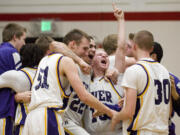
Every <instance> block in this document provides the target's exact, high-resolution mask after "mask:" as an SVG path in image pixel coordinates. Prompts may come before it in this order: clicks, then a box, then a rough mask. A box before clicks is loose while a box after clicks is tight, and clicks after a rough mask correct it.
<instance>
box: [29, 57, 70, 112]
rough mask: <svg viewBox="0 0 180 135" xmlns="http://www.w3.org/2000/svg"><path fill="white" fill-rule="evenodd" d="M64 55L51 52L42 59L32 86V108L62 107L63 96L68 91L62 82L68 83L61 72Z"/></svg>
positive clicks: (30, 107)
mask: <svg viewBox="0 0 180 135" xmlns="http://www.w3.org/2000/svg"><path fill="white" fill-rule="evenodd" d="M62 57H63V56H62V55H61V54H51V55H48V56H46V57H44V58H43V59H42V60H41V62H40V64H39V66H38V70H37V73H36V76H35V79H34V83H33V86H32V96H31V102H30V105H29V109H30V110H32V109H34V108H36V107H55V108H60V107H62V105H63V102H62V97H63V96H66V94H65V92H67V91H65V90H64V86H62V84H65V82H66V83H67V84H68V81H67V80H66V79H65V78H64V77H63V76H60V73H59V66H60V63H61V60H62Z"/></svg>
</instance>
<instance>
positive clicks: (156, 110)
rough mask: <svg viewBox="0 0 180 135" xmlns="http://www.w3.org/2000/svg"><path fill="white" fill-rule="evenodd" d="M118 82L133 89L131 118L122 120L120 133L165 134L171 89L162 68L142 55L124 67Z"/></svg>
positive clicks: (165, 71) (167, 75)
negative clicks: (125, 68)
mask: <svg viewBox="0 0 180 135" xmlns="http://www.w3.org/2000/svg"><path fill="white" fill-rule="evenodd" d="M122 86H123V87H128V88H133V89H136V90H137V102H136V110H135V115H134V117H133V119H132V120H126V121H123V135H127V134H128V133H127V131H128V132H129V133H132V132H134V133H137V134H144V133H146V134H148V132H151V133H150V134H155V133H158V134H160V133H161V134H168V120H169V111H170V103H169V102H170V95H171V91H170V78H169V72H168V71H167V70H166V68H164V67H163V66H162V65H161V64H160V63H158V62H156V61H153V60H152V59H150V58H144V59H142V60H140V61H138V62H137V63H136V64H135V65H133V66H131V67H129V68H128V69H127V70H126V71H125V74H124V78H123V81H122ZM143 132H144V133H143Z"/></svg>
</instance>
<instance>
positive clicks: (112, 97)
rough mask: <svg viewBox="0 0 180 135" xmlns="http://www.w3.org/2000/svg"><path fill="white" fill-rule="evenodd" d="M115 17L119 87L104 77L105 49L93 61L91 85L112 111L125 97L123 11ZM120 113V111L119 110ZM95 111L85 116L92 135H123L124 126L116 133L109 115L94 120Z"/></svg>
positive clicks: (92, 90)
mask: <svg viewBox="0 0 180 135" xmlns="http://www.w3.org/2000/svg"><path fill="white" fill-rule="evenodd" d="M114 15H115V17H116V18H117V20H118V46H117V49H116V55H115V68H116V69H118V72H119V76H118V82H117V85H114V83H112V81H111V80H110V79H108V81H106V80H105V79H104V75H105V72H106V70H107V69H108V66H109V59H108V55H107V53H106V52H105V51H104V50H103V49H97V50H96V53H95V56H94V58H93V60H92V69H93V77H92V81H91V83H90V93H91V94H92V95H93V96H95V97H96V98H98V99H99V101H100V102H102V103H103V104H105V105H107V106H109V107H110V108H111V109H112V108H114V109H115V110H117V109H119V107H118V105H117V104H118V102H119V100H120V99H121V98H122V97H123V89H122V88H121V87H120V83H121V80H122V77H123V73H124V70H125V64H124V63H125V45H126V42H125V30H124V29H125V28H124V27H125V26H124V13H123V11H121V10H119V9H117V8H115V6H114ZM117 111H119V110H117ZM93 112H94V109H93V108H90V107H87V108H86V110H85V116H84V126H85V129H86V130H87V131H88V132H89V133H90V134H91V135H110V134H111V135H121V134H122V125H121V124H119V125H118V127H117V128H116V130H115V131H114V132H112V131H111V128H110V125H111V121H110V118H109V117H108V116H107V115H103V116H99V117H96V118H93V117H92V116H93Z"/></svg>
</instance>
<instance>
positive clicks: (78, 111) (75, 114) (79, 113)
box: [64, 65, 91, 126]
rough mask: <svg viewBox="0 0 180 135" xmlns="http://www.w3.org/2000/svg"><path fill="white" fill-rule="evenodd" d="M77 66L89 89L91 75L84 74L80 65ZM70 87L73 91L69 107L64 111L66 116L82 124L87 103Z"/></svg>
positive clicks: (82, 79)
mask: <svg viewBox="0 0 180 135" xmlns="http://www.w3.org/2000/svg"><path fill="white" fill-rule="evenodd" d="M77 68H78V73H79V77H80V79H81V81H82V82H83V84H84V86H85V88H86V90H88V89H89V83H90V80H91V76H90V75H87V74H84V73H83V72H82V71H81V69H80V67H79V66H78V65H77ZM70 89H71V91H72V93H71V96H70V98H69V102H68V108H67V110H66V111H65V113H64V117H65V118H68V119H70V120H72V121H73V122H74V123H76V124H77V125H79V126H82V117H83V114H84V110H85V108H86V105H85V104H84V103H83V102H81V101H80V99H79V97H78V96H77V94H76V92H74V90H73V89H72V87H70Z"/></svg>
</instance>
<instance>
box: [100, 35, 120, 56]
mask: <svg viewBox="0 0 180 135" xmlns="http://www.w3.org/2000/svg"><path fill="white" fill-rule="evenodd" d="M117 39H118V36H117V34H110V35H108V36H106V37H105V38H104V40H103V43H102V47H103V49H104V50H105V52H106V53H107V54H108V55H111V54H113V53H114V52H116V49H117Z"/></svg>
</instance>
